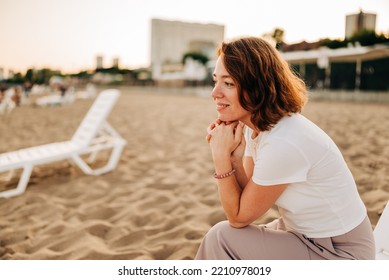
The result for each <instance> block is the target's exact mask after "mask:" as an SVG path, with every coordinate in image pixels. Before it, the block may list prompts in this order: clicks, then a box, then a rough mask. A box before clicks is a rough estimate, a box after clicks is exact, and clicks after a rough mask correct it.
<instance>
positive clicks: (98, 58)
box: [96, 55, 103, 69]
mask: <svg viewBox="0 0 389 280" xmlns="http://www.w3.org/2000/svg"><path fill="white" fill-rule="evenodd" d="M98 68H103V57H102V56H101V55H98V56H96V69H98Z"/></svg>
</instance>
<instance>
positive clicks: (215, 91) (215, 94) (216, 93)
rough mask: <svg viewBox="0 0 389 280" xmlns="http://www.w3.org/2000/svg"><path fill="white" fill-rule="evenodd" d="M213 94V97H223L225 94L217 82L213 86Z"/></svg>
mask: <svg viewBox="0 0 389 280" xmlns="http://www.w3.org/2000/svg"><path fill="white" fill-rule="evenodd" d="M211 96H212V98H213V99H216V98H221V97H222V96H223V93H222V91H221V90H220V87H219V86H218V85H217V84H215V86H214V87H213V89H212V92H211Z"/></svg>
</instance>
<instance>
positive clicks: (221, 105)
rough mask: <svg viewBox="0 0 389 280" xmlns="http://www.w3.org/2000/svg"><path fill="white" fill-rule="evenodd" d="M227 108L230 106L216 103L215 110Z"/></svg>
mask: <svg viewBox="0 0 389 280" xmlns="http://www.w3.org/2000/svg"><path fill="white" fill-rule="evenodd" d="M228 106H230V105H228V104H224V103H216V110H217V111H221V110H223V109H225V108H227V107H228Z"/></svg>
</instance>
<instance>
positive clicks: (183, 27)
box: [150, 19, 224, 76]
mask: <svg viewBox="0 0 389 280" xmlns="http://www.w3.org/2000/svg"><path fill="white" fill-rule="evenodd" d="M223 39H224V26H223V25H218V24H202V23H189V22H181V21H168V20H162V19H152V21H151V54H150V58H151V66H152V69H153V76H154V74H155V71H157V72H158V71H161V69H163V68H164V67H165V66H172V65H177V64H182V58H183V56H184V54H185V53H187V52H197V53H202V54H203V55H205V56H207V57H208V58H209V59H213V58H215V56H216V53H215V52H216V48H217V46H218V45H219V44H220V43H221V42H222V41H223Z"/></svg>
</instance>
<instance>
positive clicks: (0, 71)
mask: <svg viewBox="0 0 389 280" xmlns="http://www.w3.org/2000/svg"><path fill="white" fill-rule="evenodd" d="M2 80H4V68H0V81H2Z"/></svg>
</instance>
